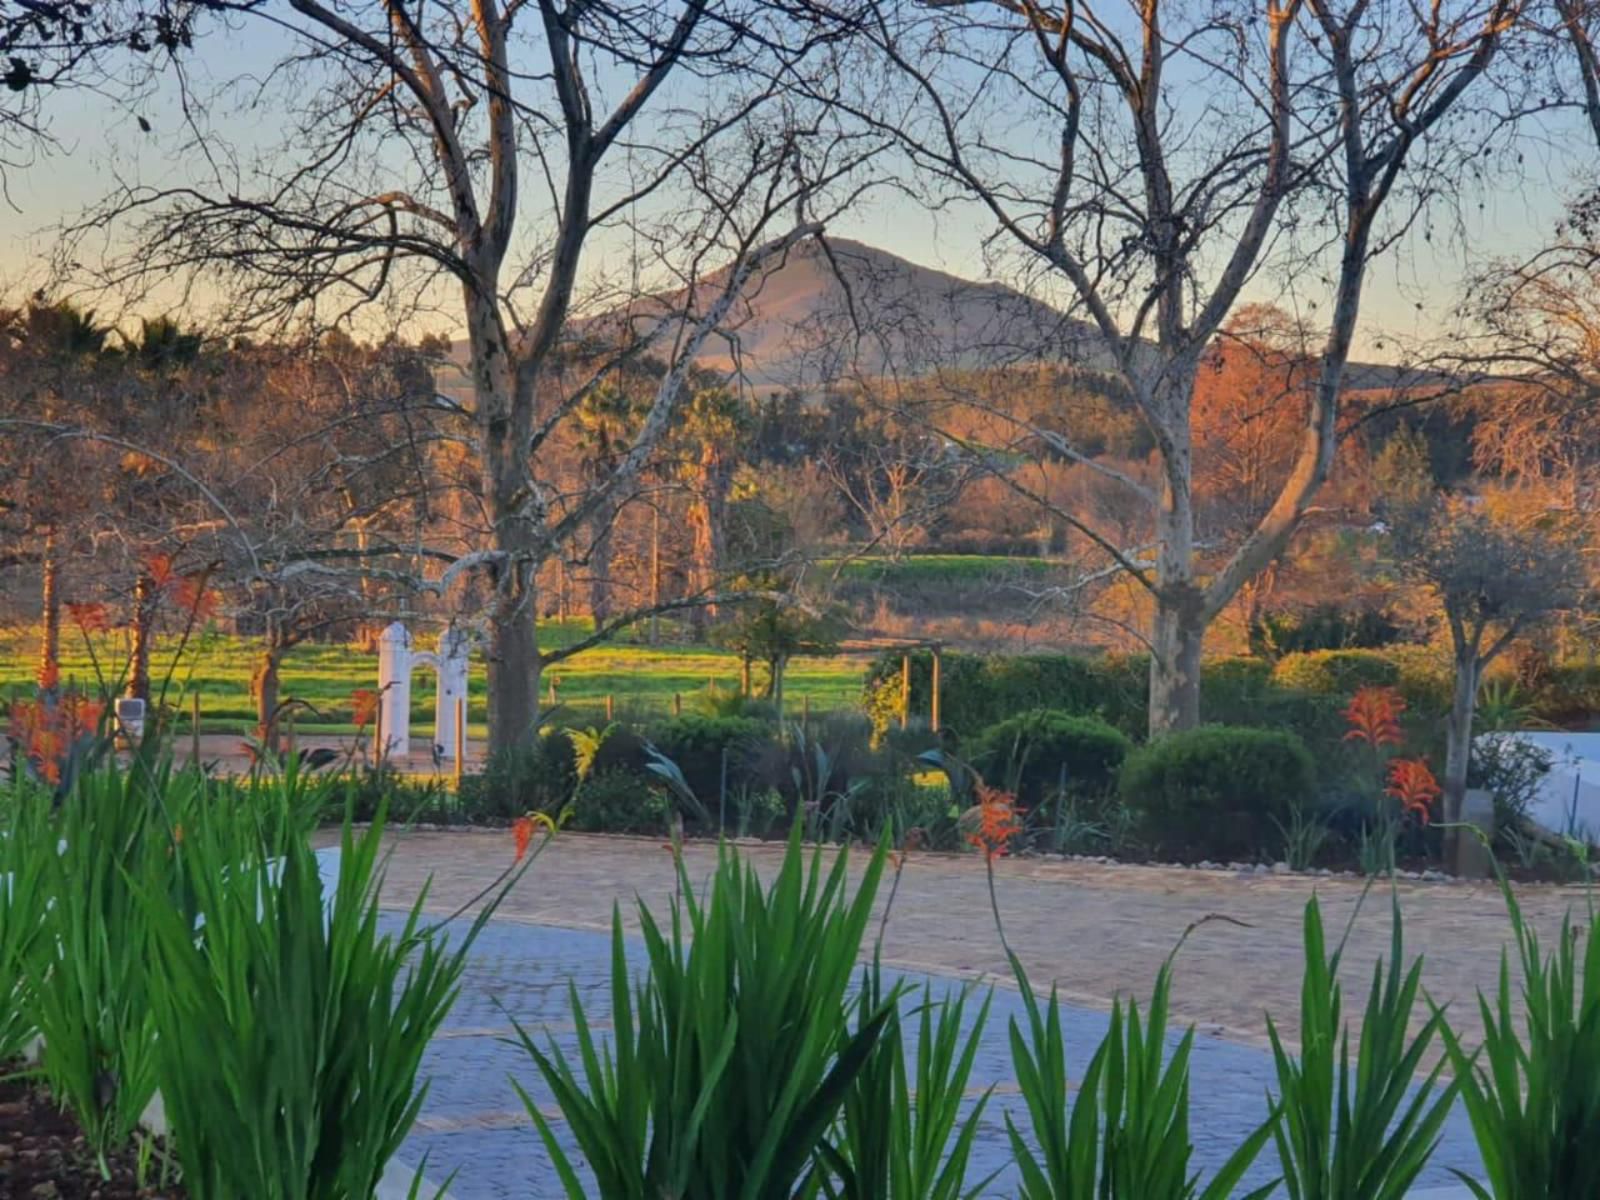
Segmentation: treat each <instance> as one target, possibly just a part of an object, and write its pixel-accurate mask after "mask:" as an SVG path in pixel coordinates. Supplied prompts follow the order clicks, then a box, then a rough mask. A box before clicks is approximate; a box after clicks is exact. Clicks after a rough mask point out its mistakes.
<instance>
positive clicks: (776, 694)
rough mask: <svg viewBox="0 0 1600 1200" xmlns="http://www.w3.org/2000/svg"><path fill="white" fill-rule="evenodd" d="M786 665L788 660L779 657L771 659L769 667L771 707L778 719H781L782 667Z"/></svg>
mask: <svg viewBox="0 0 1600 1200" xmlns="http://www.w3.org/2000/svg"><path fill="white" fill-rule="evenodd" d="M787 665H788V660H787V659H785V658H781V657H780V658H775V659H773V660H772V664H771V668H770V669H771V671H772V708H773V711H774V712H775V713H776V714H777V717H778V720H780V721H781V720H783V669H784V667H785V666H787Z"/></svg>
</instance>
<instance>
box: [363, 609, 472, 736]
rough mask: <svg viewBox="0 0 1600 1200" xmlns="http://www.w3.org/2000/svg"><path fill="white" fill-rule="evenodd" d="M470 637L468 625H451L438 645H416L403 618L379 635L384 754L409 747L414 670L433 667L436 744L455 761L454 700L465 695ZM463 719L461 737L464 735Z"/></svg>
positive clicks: (440, 638)
mask: <svg viewBox="0 0 1600 1200" xmlns="http://www.w3.org/2000/svg"><path fill="white" fill-rule="evenodd" d="M468 653H469V647H468V640H467V634H466V631H465V630H464V629H460V628H458V627H457V626H455V625H448V626H446V627H445V629H444V632H443V633H441V634H440V635H439V646H438V649H437V650H436V651H428V650H413V649H412V648H411V633H410V631H409V630H407V629H406V627H405V626H404V625H402V624H401V623H400V622H399V621H396V622H394V624H392V625H390V626H389V627H388V628H387V629H385V630H384V631H383V633H382V635H380V636H379V638H378V709H379V713H380V717H381V722H382V729H383V735H382V736H383V745H382V746H381V747H380V748H379V749H380V752H381V754H382V756H383V757H390V756H393V755H397V754H398V755H405V754H409V753H411V673H412V671H413V670H414V669H415V668H417V667H419V666H423V667H432V668H433V671H434V674H435V675H436V676H437V677H438V681H439V686H438V688H437V689H436V690H435V695H434V703H433V744H434V745H435V746H437V747H438V753H439V757H440V759H441V760H446V759H447V760H449V761H452V762H454V761H455V759H456V757H457V753H458V749H464V747H462V748H458V747H457V746H456V702H457V701H458V700H459V701H462V702H463V703H464V702H465V701H466V698H467V663H468ZM465 724H466V722H465V721H463V722H462V726H463V737H465V733H464V730H465Z"/></svg>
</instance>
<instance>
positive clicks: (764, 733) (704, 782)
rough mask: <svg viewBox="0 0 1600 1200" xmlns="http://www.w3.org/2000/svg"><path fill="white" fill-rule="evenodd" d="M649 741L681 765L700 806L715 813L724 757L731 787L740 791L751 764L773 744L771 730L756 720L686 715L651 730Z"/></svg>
mask: <svg viewBox="0 0 1600 1200" xmlns="http://www.w3.org/2000/svg"><path fill="white" fill-rule="evenodd" d="M648 740H649V742H650V743H651V744H652V745H654V746H655V748H656V749H657V750H659V751H660V752H661V753H662V754H664V755H666V756H667V757H668V758H670V759H671V760H672V761H673V762H675V763H677V764H678V770H680V771H681V772H683V777H684V779H685V780H686V781H687V782H688V784H689V787H690V789H691V790H692V791H693V792H694V794H695V795H696V796H697V797H698V798H699V799H700V802H701V803H702V804H704V805H705V806H706V808H707V809H708V810H710V811H712V812H715V811H716V808H717V803H718V800H719V798H720V797H721V794H722V783H723V775H722V764H723V755H724V753H726V755H727V764H728V777H727V784H728V787H729V788H734V787H738V786H740V785H742V784H743V783H744V782H745V781H746V780H747V779H748V778H749V776H750V772H749V770H748V767H747V764H748V762H749V761H750V760H751V759H752V758H754V757H755V756H757V755H758V754H759V753H760V752H761V750H762V749H763V748H764V746H765V745H766V744H767V743H769V742H770V741H771V740H772V726H771V725H769V724H767V723H766V722H765V721H759V720H757V719H755V718H754V717H708V716H700V715H698V714H693V713H686V714H685V715H683V716H681V717H674V718H673V719H671V720H669V721H664V722H662V723H661V724H660V725H657V726H655V727H654V728H653V729H651V730H649V732H648Z"/></svg>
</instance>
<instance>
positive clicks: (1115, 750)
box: [969, 708, 1133, 808]
mask: <svg viewBox="0 0 1600 1200" xmlns="http://www.w3.org/2000/svg"><path fill="white" fill-rule="evenodd" d="M1132 749H1133V743H1132V742H1131V741H1130V740H1129V739H1128V735H1127V734H1125V733H1123V732H1122V731H1121V730H1120V729H1117V728H1116V727H1115V726H1113V725H1110V724H1108V723H1107V722H1106V721H1104V720H1102V719H1101V718H1099V717H1092V716H1075V715H1073V714H1072V713H1065V712H1060V711H1058V710H1056V709H1049V708H1036V709H1034V710H1033V711H1031V712H1025V713H1022V714H1021V715H1020V716H1015V717H1011V718H1009V719H1008V720H1005V721H1001V722H999V723H998V724H995V725H991V726H990V727H989V728H988V729H986V730H984V731H983V733H982V734H981V735H980V736H979V737H978V738H977V739H976V740H975V742H974V743H973V746H972V749H971V751H970V754H969V757H970V760H971V762H972V763H973V765H974V766H976V767H977V768H978V770H979V771H981V772H982V773H983V775H984V777H985V778H986V779H988V780H989V781H990V782H991V783H998V784H1002V785H1004V786H1006V787H1015V788H1016V791H1017V799H1018V801H1019V802H1020V803H1021V804H1022V805H1023V806H1024V807H1027V808H1037V807H1038V806H1039V805H1040V804H1041V803H1043V802H1044V800H1045V799H1046V798H1048V797H1049V796H1050V795H1051V794H1052V792H1053V791H1054V790H1055V789H1056V787H1057V786H1058V784H1059V783H1060V781H1061V779H1062V775H1063V770H1064V771H1065V777H1066V781H1067V786H1068V788H1070V789H1071V790H1073V791H1074V792H1078V793H1080V794H1081V793H1085V792H1104V791H1107V790H1109V789H1110V788H1111V786H1112V785H1113V784H1114V783H1115V782H1116V780H1117V773H1118V771H1120V770H1121V768H1122V762H1123V760H1124V759H1125V758H1127V757H1128V752H1129V751H1130V750H1132Z"/></svg>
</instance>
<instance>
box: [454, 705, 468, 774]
mask: <svg viewBox="0 0 1600 1200" xmlns="http://www.w3.org/2000/svg"><path fill="white" fill-rule="evenodd" d="M466 757H467V698H466V697H465V696H457V697H456V761H455V763H454V767H455V784H456V795H458V796H459V795H460V794H461V764H462V762H463V761H464V760H465V759H466Z"/></svg>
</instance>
